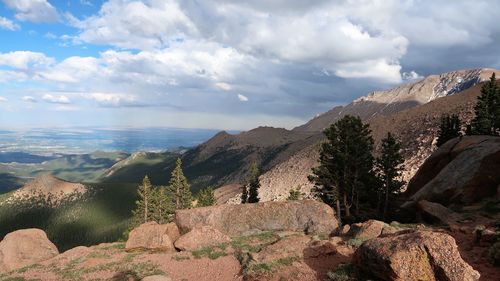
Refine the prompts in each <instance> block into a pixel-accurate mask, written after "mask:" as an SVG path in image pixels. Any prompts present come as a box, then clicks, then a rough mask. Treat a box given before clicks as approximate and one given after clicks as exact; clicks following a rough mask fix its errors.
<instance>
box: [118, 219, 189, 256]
mask: <svg viewBox="0 0 500 281" xmlns="http://www.w3.org/2000/svg"><path fill="white" fill-rule="evenodd" d="M179 236H180V233H179V229H178V228H177V226H176V225H175V224H174V223H169V224H158V223H156V222H147V223H143V224H141V225H140V226H139V227H137V228H134V229H133V230H132V231H131V232H130V234H129V236H128V240H127V243H126V244H125V250H126V251H134V250H152V251H175V248H174V242H175V240H177V239H178V238H179Z"/></svg>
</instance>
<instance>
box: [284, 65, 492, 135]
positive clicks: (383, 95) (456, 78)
mask: <svg viewBox="0 0 500 281" xmlns="http://www.w3.org/2000/svg"><path fill="white" fill-rule="evenodd" d="M493 72H496V73H497V75H498V73H500V72H499V71H498V70H494V69H491V68H481V69H472V70H458V71H452V72H447V73H443V74H439V75H430V76H427V77H426V78H424V79H422V80H420V81H418V82H415V83H408V84H404V85H401V86H399V87H396V88H394V89H390V90H386V91H375V92H372V93H370V94H369V95H367V96H364V97H360V98H358V99H356V100H354V101H353V102H352V103H350V104H348V105H346V106H337V107H334V108H332V109H331V110H330V111H328V112H326V113H323V114H321V115H318V116H317V117H315V118H313V119H312V120H310V121H309V122H307V123H306V124H304V125H301V126H298V127H296V128H294V131H306V132H311V131H322V130H323V129H325V128H326V127H328V126H329V125H330V124H332V123H334V122H335V121H337V120H338V119H340V118H342V117H343V116H345V115H348V114H350V115H354V116H360V117H361V118H362V119H364V120H370V119H372V118H375V117H377V116H387V115H391V114H393V113H396V112H399V111H402V110H405V109H408V108H412V107H415V106H418V105H422V104H425V103H428V102H430V101H433V100H435V99H437V98H441V97H445V96H451V95H454V94H456V93H459V92H461V91H463V90H466V89H468V88H470V87H472V86H474V85H476V84H478V83H479V82H481V81H486V80H488V79H489V78H490V77H491V74H492V73H493Z"/></svg>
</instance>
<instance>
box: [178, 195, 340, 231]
mask: <svg viewBox="0 0 500 281" xmlns="http://www.w3.org/2000/svg"><path fill="white" fill-rule="evenodd" d="M175 222H176V224H177V226H178V227H179V229H180V231H181V233H187V232H189V231H191V230H192V229H194V228H197V227H201V226H204V225H208V226H211V227H213V228H215V229H218V230H219V231H221V232H222V233H224V234H226V235H229V236H239V235H247V234H252V233H258V232H261V231H297V232H304V233H307V234H330V233H331V232H332V231H334V230H335V229H337V227H338V222H337V219H336V218H335V216H334V213H333V209H332V208H330V206H328V205H326V204H324V203H321V202H317V201H312V200H303V201H302V200H301V201H287V202H264V203H256V204H241V205H220V206H211V207H203V208H195V209H189V210H179V211H177V212H176V214H175Z"/></svg>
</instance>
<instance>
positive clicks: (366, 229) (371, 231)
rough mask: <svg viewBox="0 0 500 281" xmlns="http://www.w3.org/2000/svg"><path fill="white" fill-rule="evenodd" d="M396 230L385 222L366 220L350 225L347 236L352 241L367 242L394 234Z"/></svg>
mask: <svg viewBox="0 0 500 281" xmlns="http://www.w3.org/2000/svg"><path fill="white" fill-rule="evenodd" d="M394 232H396V229H394V228H393V227H392V226H390V225H388V224H387V223H385V222H382V221H378V220H368V221H366V222H363V223H355V224H352V225H351V227H350V229H349V232H348V233H347V235H349V236H351V237H352V238H354V239H359V240H369V239H373V238H376V237H379V236H380V235H382V234H388V233H394Z"/></svg>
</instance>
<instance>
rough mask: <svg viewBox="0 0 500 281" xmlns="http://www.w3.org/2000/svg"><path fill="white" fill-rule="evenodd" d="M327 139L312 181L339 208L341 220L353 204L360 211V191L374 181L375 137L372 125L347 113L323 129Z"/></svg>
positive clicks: (349, 213) (348, 214)
mask: <svg viewBox="0 0 500 281" xmlns="http://www.w3.org/2000/svg"><path fill="white" fill-rule="evenodd" d="M324 134H325V135H326V137H327V141H326V142H325V143H323V144H322V146H321V150H320V159H319V162H320V166H319V167H315V168H313V175H311V176H310V177H309V180H310V181H311V182H313V183H314V184H315V192H316V194H317V196H319V197H320V198H321V199H322V200H323V201H324V202H325V203H327V204H329V205H330V206H332V207H336V209H337V216H338V218H339V221H341V218H342V215H341V204H342V207H343V209H344V212H345V215H346V216H347V217H349V216H350V215H351V212H350V208H351V207H352V206H353V205H354V206H355V208H356V212H358V211H359V194H360V193H361V192H362V191H364V190H366V189H367V188H368V187H369V186H370V183H371V182H372V181H373V177H374V175H373V162H374V159H373V156H372V150H373V138H372V136H371V131H370V129H369V126H368V125H366V124H363V122H362V121H361V119H360V118H359V117H354V116H350V115H346V116H345V117H343V118H342V119H340V120H338V121H337V122H336V123H335V124H332V125H331V126H330V127H329V128H327V129H326V130H325V131H324Z"/></svg>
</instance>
